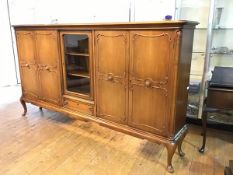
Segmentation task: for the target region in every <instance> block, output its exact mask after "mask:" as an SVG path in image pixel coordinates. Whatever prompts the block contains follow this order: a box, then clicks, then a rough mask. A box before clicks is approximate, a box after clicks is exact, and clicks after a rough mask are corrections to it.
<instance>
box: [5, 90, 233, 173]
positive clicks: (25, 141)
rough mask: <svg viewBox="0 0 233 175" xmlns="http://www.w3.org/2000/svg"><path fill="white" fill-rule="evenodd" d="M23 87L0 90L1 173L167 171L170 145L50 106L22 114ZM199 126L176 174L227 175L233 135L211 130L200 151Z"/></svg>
mask: <svg viewBox="0 0 233 175" xmlns="http://www.w3.org/2000/svg"><path fill="white" fill-rule="evenodd" d="M19 95H20V88H19V87H18V86H15V87H5V88H0V97H1V99H0V148H1V149H0V175H39V174H43V175H164V174H169V173H167V172H166V169H165V166H166V154H167V153H166V149H165V148H164V146H163V145H160V144H156V143H152V142H148V141H146V140H142V139H138V138H135V137H132V136H129V135H126V134H122V133H119V132H116V131H112V130H110V129H107V128H104V127H101V126H99V125H97V124H95V123H91V122H81V121H77V120H73V119H69V118H68V117H66V116H64V115H62V114H59V113H56V112H52V111H49V110H46V109H43V111H40V110H39V109H38V107H36V106H33V105H30V104H29V105H28V115H27V116H26V117H22V116H21V113H22V107H21V105H20V103H19V102H18V100H17V99H18V98H19ZM200 131H201V130H200V127H197V126H190V132H189V133H188V134H187V136H186V138H185V140H184V143H183V150H184V152H185V153H186V155H185V157H184V158H180V157H179V156H178V154H177V153H176V154H175V155H174V157H173V165H174V168H175V173H174V174H177V175H204V174H205V175H212V174H215V175H223V171H224V166H226V165H228V160H229V159H232V158H233V134H232V133H229V132H223V131H218V130H213V129H209V132H208V140H207V151H206V153H205V154H203V155H202V154H200V153H198V151H197V149H198V147H199V146H200V145H201V136H200Z"/></svg>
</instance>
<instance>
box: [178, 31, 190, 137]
mask: <svg viewBox="0 0 233 175" xmlns="http://www.w3.org/2000/svg"><path fill="white" fill-rule="evenodd" d="M193 33H194V30H193V29H183V30H182V33H181V35H182V36H181V43H180V49H179V51H178V52H177V56H178V57H179V58H178V72H177V85H176V107H175V128H174V132H175V133H177V132H178V131H179V130H180V129H181V128H182V127H183V126H184V124H185V120H186V110H187V102H188V90H187V87H188V86H189V75H190V67H191V59H192V48H193ZM177 47H179V46H177Z"/></svg>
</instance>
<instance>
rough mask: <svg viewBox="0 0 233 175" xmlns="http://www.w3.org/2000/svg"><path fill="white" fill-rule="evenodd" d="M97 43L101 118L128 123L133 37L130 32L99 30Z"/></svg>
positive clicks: (97, 95) (98, 103)
mask: <svg viewBox="0 0 233 175" xmlns="http://www.w3.org/2000/svg"><path fill="white" fill-rule="evenodd" d="M95 42H96V58H97V60H96V85H97V89H96V91H97V92H96V98H97V102H96V103H97V116H98V117H102V118H105V119H108V120H111V121H114V122H119V123H126V119H127V118H126V116H127V108H128V60H129V51H128V50H129V49H128V47H129V34H128V32H126V31H98V32H96V33H95Z"/></svg>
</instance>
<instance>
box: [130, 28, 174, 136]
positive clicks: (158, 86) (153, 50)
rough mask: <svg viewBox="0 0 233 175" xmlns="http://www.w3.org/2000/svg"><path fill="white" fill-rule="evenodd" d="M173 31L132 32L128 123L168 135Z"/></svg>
mask: <svg viewBox="0 0 233 175" xmlns="http://www.w3.org/2000/svg"><path fill="white" fill-rule="evenodd" d="M171 35H172V33H169V31H132V32H130V75H129V121H128V124H129V125H131V126H133V127H135V128H139V129H142V130H144V131H149V132H152V133H157V134H160V135H167V134H166V133H167V123H168V121H167V118H168V117H167V115H168V113H167V111H168V82H169V81H170V80H169V71H170V70H169V69H170V67H169V62H170V61H169V60H170V58H171V56H172V55H171V54H172V53H171V50H172V45H173V44H172V39H171Z"/></svg>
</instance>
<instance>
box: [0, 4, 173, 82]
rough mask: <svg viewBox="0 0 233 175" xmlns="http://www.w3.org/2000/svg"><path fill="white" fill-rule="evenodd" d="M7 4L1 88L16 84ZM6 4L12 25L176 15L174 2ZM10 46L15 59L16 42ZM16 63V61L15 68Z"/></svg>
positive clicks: (2, 11) (0, 21) (0, 49)
mask: <svg viewBox="0 0 233 175" xmlns="http://www.w3.org/2000/svg"><path fill="white" fill-rule="evenodd" d="M6 2H7V0H0V26H4V27H3V31H0V38H1V40H0V86H2V85H9V84H16V75H15V67H14V57H13V51H12V43H11V37H10V26H9V21H8V13H7V8H6V7H7V6H6V4H7V3H6ZM8 2H9V10H10V14H9V16H10V19H11V24H12V25H16V24H50V23H54V22H56V23H94V22H128V21H129V18H130V17H131V21H156V20H163V18H164V16H165V15H167V14H170V15H172V16H174V13H175V0H8ZM130 9H131V11H130ZM13 34H14V33H13ZM13 44H14V50H15V53H16V57H17V51H16V47H15V38H13ZM17 60H18V58H16V64H18V63H17ZM17 72H18V70H17ZM5 74H7V78H6V76H5ZM18 76H19V75H18Z"/></svg>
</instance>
